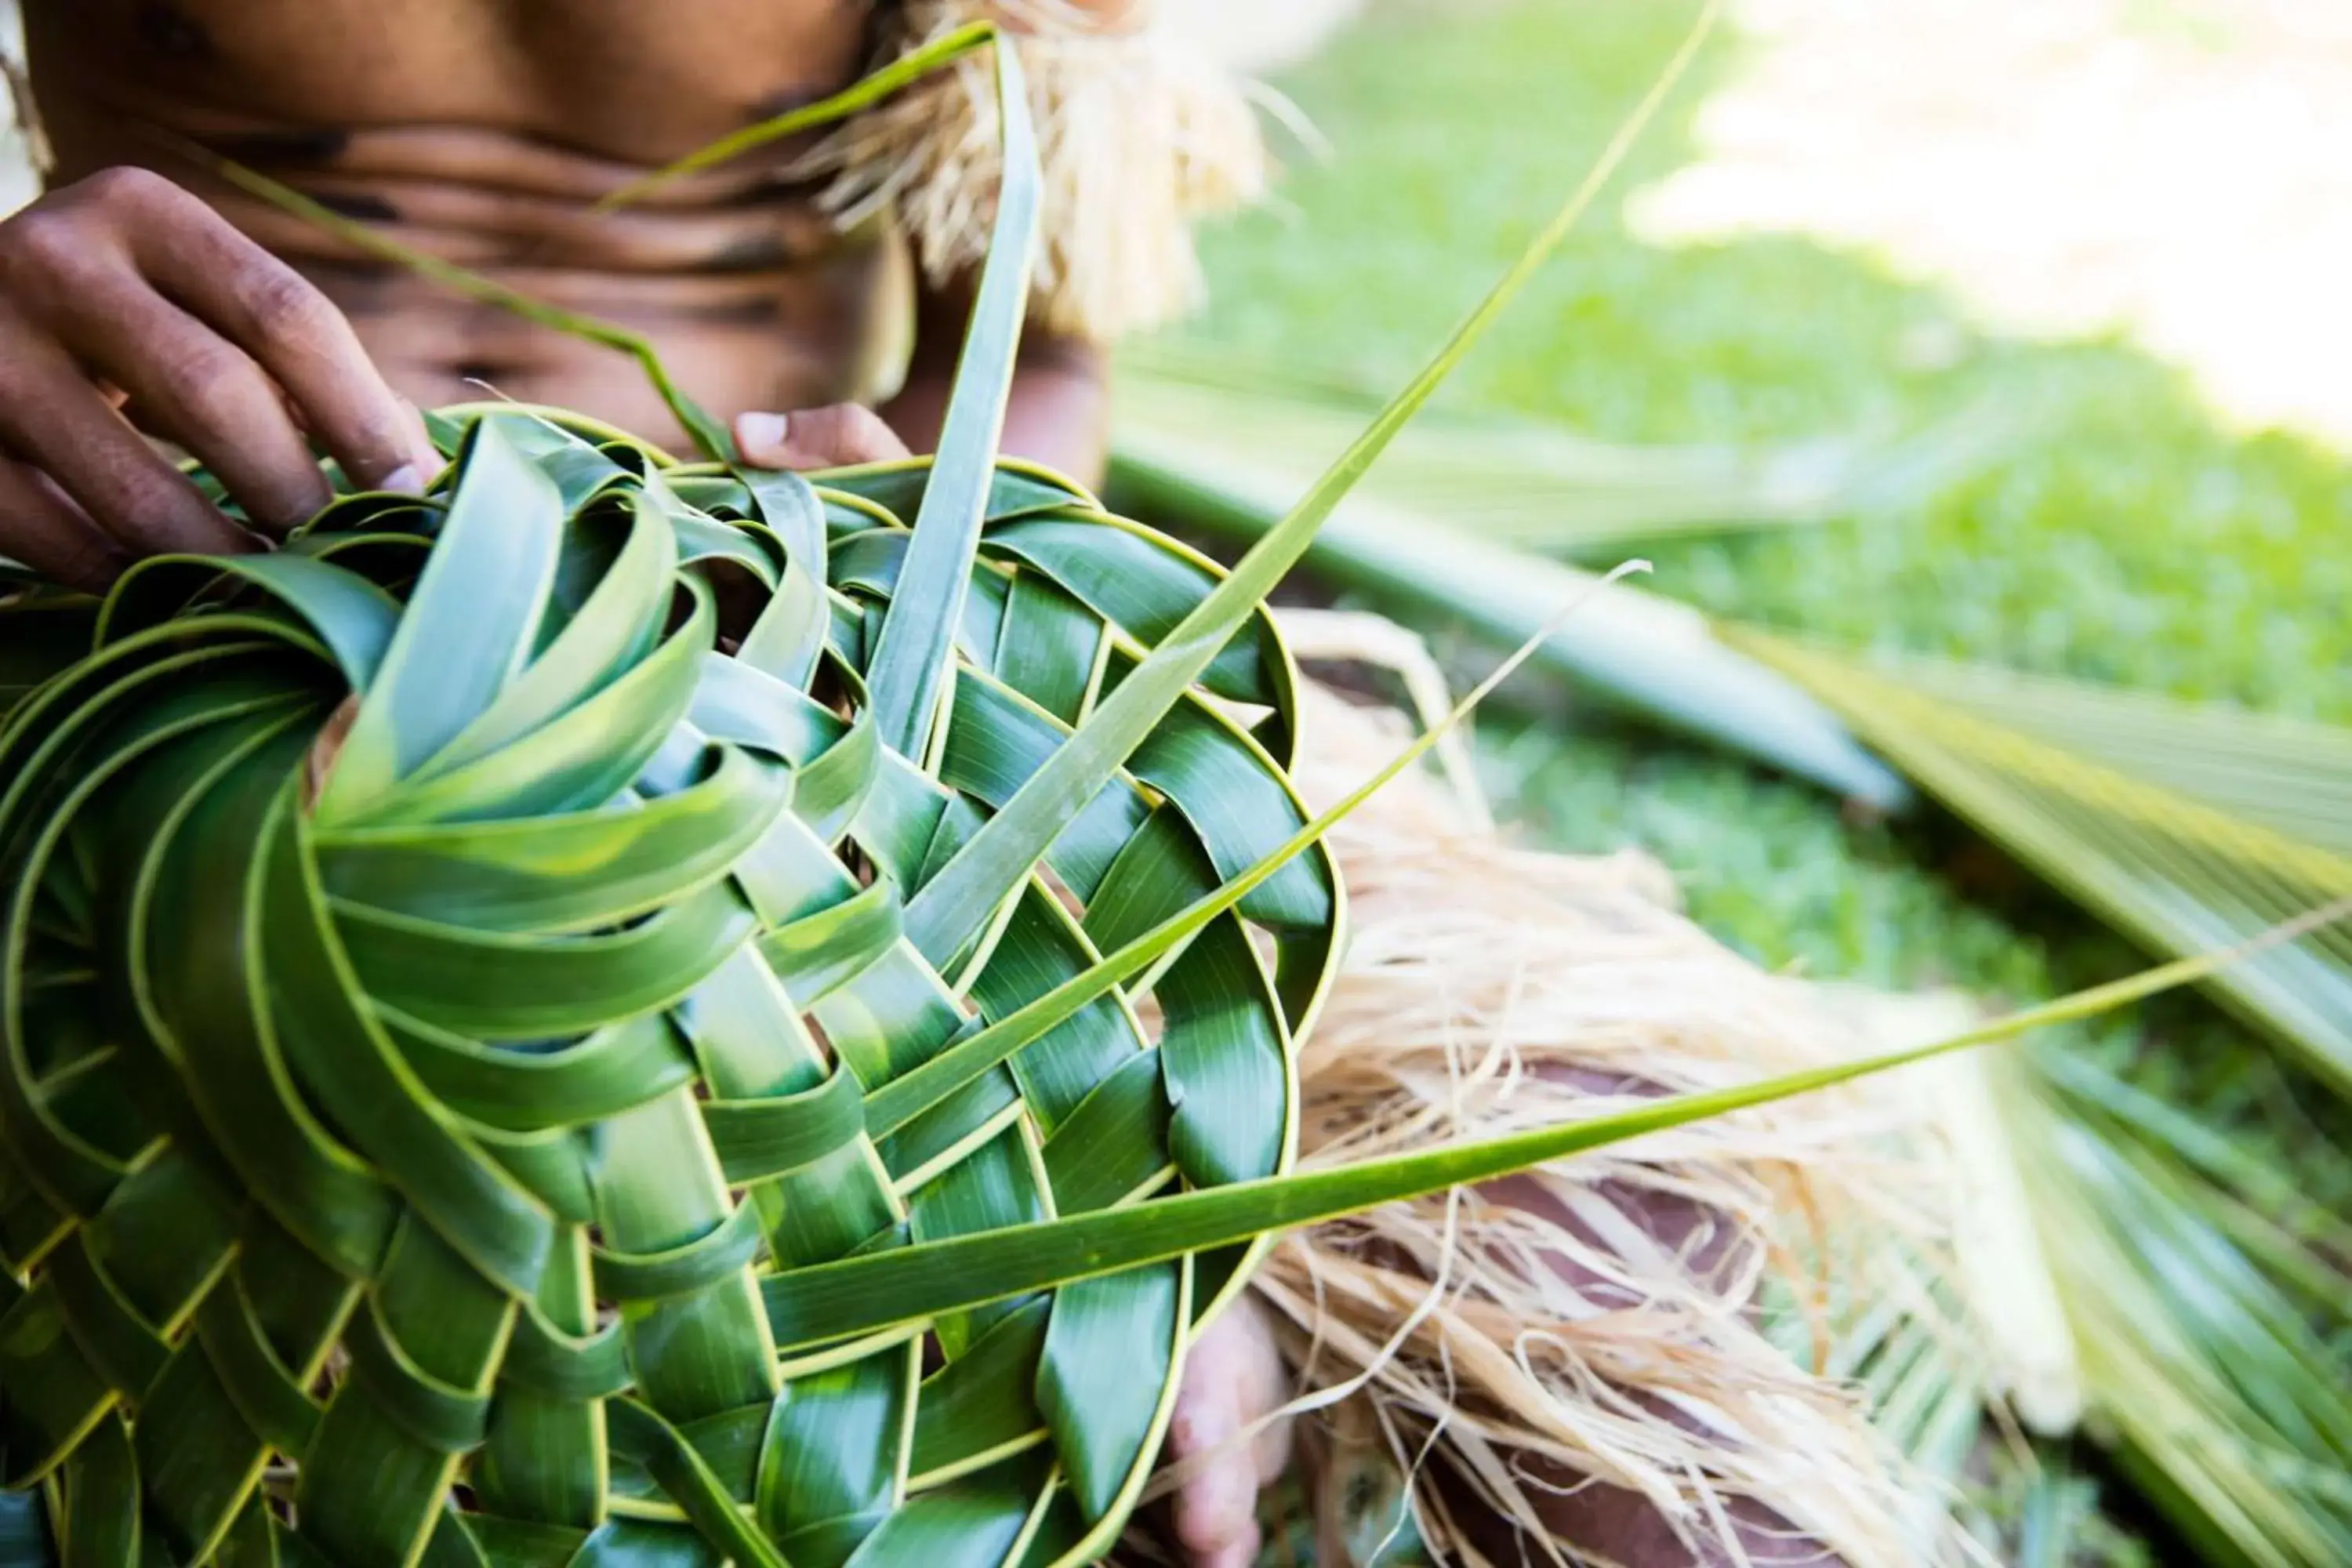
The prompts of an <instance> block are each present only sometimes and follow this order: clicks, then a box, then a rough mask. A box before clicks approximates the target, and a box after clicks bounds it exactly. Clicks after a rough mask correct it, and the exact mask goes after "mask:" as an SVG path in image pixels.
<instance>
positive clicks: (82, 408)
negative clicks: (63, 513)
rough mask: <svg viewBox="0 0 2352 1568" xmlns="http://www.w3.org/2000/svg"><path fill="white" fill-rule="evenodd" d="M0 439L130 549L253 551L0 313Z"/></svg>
mask: <svg viewBox="0 0 2352 1568" xmlns="http://www.w3.org/2000/svg"><path fill="white" fill-rule="evenodd" d="M0 440H4V441H5V444H6V445H7V447H10V448H11V449H12V450H13V451H14V452H15V453H16V454H17V455H18V456H19V457H20V458H37V462H36V463H35V465H34V466H36V467H37V468H40V469H41V470H42V471H43V472H45V473H47V475H48V477H49V478H50V479H54V480H56V481H57V484H58V488H59V489H62V490H63V491H64V492H65V494H66V495H67V496H68V498H70V499H71V500H72V501H73V503H74V504H75V505H76V506H78V507H79V508H80V509H81V510H82V512H83V514H84V515H86V516H87V517H89V520H90V521H92V522H94V523H96V524H97V525H98V526H99V527H100V529H102V530H104V531H106V532H107V533H108V534H110V535H111V536H112V538H113V540H114V542H115V543H116V544H117V545H119V546H121V548H123V549H126V550H128V551H130V552H132V553H134V554H148V553H153V552H189V553H197V554H231V553H236V552H241V551H246V550H250V549H252V548H253V546H254V541H253V537H252V535H250V534H248V533H247V532H246V531H244V530H243V529H241V528H238V527H237V526H236V523H234V522H232V521H229V519H228V518H226V517H225V516H223V515H222V514H221V511H220V510H219V509H218V508H216V507H215V506H214V505H213V504H212V502H210V501H208V500H205V498H204V496H203V495H202V494H200V493H199V492H198V491H197V489H196V487H195V486H194V485H192V484H190V483H189V482H188V480H187V478H186V476H185V475H184V474H182V473H181V472H180V471H179V469H177V468H173V466H172V465H171V464H170V463H168V462H166V461H164V459H163V455H162V454H161V453H159V452H157V451H156V450H155V449H154V448H153V447H150V446H149V445H148V444H147V443H146V441H145V440H143V439H142V438H141V437H140V435H139V433H138V432H137V431H135V430H133V429H132V428H131V426H130V425H129V424H128V423H126V422H125V421H124V419H123V418H122V416H121V415H120V414H118V413H116V412H115V411H114V409H113V408H112V407H110V406H109V405H108V404H107V402H106V400H105V399H104V398H103V397H101V396H100V395H99V393H98V390H97V388H95V387H93V386H92V385H90V384H89V380H88V379H87V378H86V377H85V376H84V375H83V374H82V371H81V367H80V366H79V365H77V364H76V363H74V362H73V360H72V359H71V358H70V357H68V355H67V353H66V352H65V350H64V349H62V348H61V347H59V346H58V344H57V343H56V342H54V341H53V340H51V339H50V338H48V337H47V336H46V335H44V334H42V333H39V332H37V331H33V330H32V329H30V328H29V327H27V326H26V325H25V324H24V323H23V322H21V321H11V320H8V319H6V318H5V317H0Z"/></svg>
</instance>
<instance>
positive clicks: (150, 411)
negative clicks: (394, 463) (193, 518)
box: [64, 273, 334, 533]
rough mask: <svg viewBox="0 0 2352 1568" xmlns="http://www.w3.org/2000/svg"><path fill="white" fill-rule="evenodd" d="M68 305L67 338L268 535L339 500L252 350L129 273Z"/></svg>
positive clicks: (146, 421)
mask: <svg viewBox="0 0 2352 1568" xmlns="http://www.w3.org/2000/svg"><path fill="white" fill-rule="evenodd" d="M67 309H68V315H67V319H66V321H65V323H64V326H65V331H66V335H67V341H68V342H72V343H74V344H76V345H77V346H78V347H79V348H80V350H81V352H82V355H83V357H84V358H85V359H87V360H88V361H89V362H90V363H92V364H94V365H95V366H96V368H97V369H98V370H100V371H101V372H102V373H103V374H105V376H106V378H107V380H108V381H109V382H110V383H111V384H114V385H116V386H118V387H121V388H122V389H124V390H125V391H127V392H128V393H129V394H130V395H131V409H133V410H135V411H136V414H137V416H138V418H139V420H140V422H141V424H142V425H143V426H146V427H148V428H150V429H152V430H154V431H155V432H156V433H157V434H159V435H162V436H164V437H169V438H170V439H171V440H173V441H175V442H177V443H178V444H179V445H180V446H181V447H184V448H186V449H187V450H188V451H189V452H191V453H193V454H194V455H195V456H196V457H197V458H199V459H201V460H202V461H203V462H204V464H205V467H207V468H210V469H211V470H212V471H213V473H214V474H215V475H216V476H217V477H218V478H219V479H220V481H221V483H222V484H223V485H225V486H226V487H227V489H228V492H229V494H230V495H232V496H234V497H236V500H238V501H239V502H240V503H241V504H242V505H243V506H244V508H245V510H246V512H247V515H248V516H250V517H251V518H252V519H253V521H255V522H256V523H257V524H258V525H260V527H261V528H262V529H263V530H265V531H268V532H272V533H284V532H286V531H288V530H289V529H291V528H293V527H295V526H296V525H297V524H299V523H302V522H306V521H310V518H311V517H312V516H313V515H315V514H316V513H317V511H318V510H319V509H320V507H323V506H325V505H326V504H327V502H328V501H330V500H332V499H333V495H334V492H333V489H332V488H331V486H330V485H329V484H328V483H327V476H326V475H325V474H324V473H322V472H320V468H319V462H318V459H317V458H315V457H313V456H312V455H311V452H310V444H309V443H308V442H306V441H305V440H304V439H303V438H302V434H301V432H300V431H299V429H298V428H297V427H296V426H295V423H294V419H293V416H291V415H290V414H289V412H288V411H287V407H286V401H285V399H284V398H283V397H282V396H281V395H279V393H278V384H277V383H276V382H274V381H272V380H270V378H269V377H268V375H266V374H263V373H262V369H261V367H260V366H259V365H257V364H256V363H254V362H253V359H252V357H251V356H250V355H248V354H247V353H245V351H243V350H242V349H240V348H238V347H237V346H236V345H235V344H234V343H231V342H228V340H226V338H224V337H222V336H221V335H220V334H219V333H218V332H215V331H213V330H212V329H211V328H210V327H207V326H205V324H204V323H203V322H201V321H197V320H196V319H195V318H194V316H191V315H189V314H188V313H187V312H186V311H185V310H181V309H180V308H179V307H178V306H177V305H174V304H173V303H172V302H171V301H170V300H166V299H164V298H163V296H161V295H159V294H157V293H156V292H155V291H154V290H153V289H152V288H150V287H149V286H148V285H147V284H146V282H145V281H144V280H143V279H140V278H138V277H136V276H135V275H132V274H130V273H121V274H114V275H110V276H109V277H108V278H106V279H104V280H103V281H100V282H96V283H94V284H93V286H91V287H89V288H88V289H84V290H82V291H81V292H80V293H79V295H77V296H76V298H75V299H74V300H73V301H72V303H71V304H70V305H69V306H68V308H67Z"/></svg>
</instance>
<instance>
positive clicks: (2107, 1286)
mask: <svg viewBox="0 0 2352 1568" xmlns="http://www.w3.org/2000/svg"><path fill="white" fill-rule="evenodd" d="M1987 1067H1988V1071H1989V1073H1990V1076H1991V1077H1992V1078H1993V1079H1994V1081H1996V1082H1997V1083H1999V1084H2000V1085H2001V1086H2002V1094H2001V1101H2002V1114H2003V1118H2004V1120H2005V1121H2006V1122H2007V1123H2008V1126H2009V1129H2010V1132H2011V1142H2012V1143H2013V1144H2014V1146H2015V1147H2016V1148H2017V1150H2018V1152H2019V1160H2020V1166H2021V1171H2022V1172H2023V1173H2024V1175H2025V1177H2026V1179H2027V1180H2028V1181H2029V1182H2030V1183H2031V1184H2032V1188H2033V1190H2034V1192H2035V1194H2037V1198H2036V1202H2035V1205H2034V1215H2033V1222H2034V1224H2035V1226H2037V1227H2038V1228H2039V1229H2040V1231H2041V1233H2042V1239H2043V1252H2044V1255H2045V1256H2046V1257H2047V1258H2049V1260H2050V1263H2051V1268H2052V1271H2053V1276H2054V1278H2055V1279H2056V1281H2057V1284H2058V1288H2059V1291H2060V1294H2061V1297H2062V1298H2063V1300H2064V1302H2065V1305H2066V1309H2067V1314H2068V1317H2069V1319H2070V1321H2071V1322H2072V1324H2073V1327H2074V1336H2075V1342H2076V1344H2077V1346H2078V1347H2079V1351H2080V1356H2081V1362H2082V1371H2083V1376H2084V1384H2085V1386H2086V1389H2087V1392H2088V1394H2089V1398H2090V1404H2091V1420H2092V1422H2093V1424H2094V1430H2095V1432H2096V1433H2097V1434H2098V1436H2100V1437H2101V1439H2102V1440H2103V1441H2104V1442H2105V1444H2106V1445H2107V1447H2109V1448H2110V1450H2111V1451H2112V1452H2114V1453H2115V1454H2116V1456H2117V1457H2118V1458H2119V1460H2120V1463H2121V1468H2123V1470H2124V1472H2125V1473H2126V1476H2127V1477H2128V1478H2129V1479H2131V1481H2132V1482H2133V1484H2134V1485H2135V1486H2136V1487H2137V1489H2139V1490H2140V1491H2141V1492H2142V1493H2143V1494H2144V1495H2145V1496H2147V1498H2148V1499H2149V1500H2151V1501H2152V1502H2154V1504H2155V1505H2156V1506H2157V1508H2158V1510H2161V1511H2162V1513H2163V1514H2164V1516H2165V1517H2166V1518H2167V1519H2168V1520H2169V1521H2171V1522H2172V1524H2173V1525H2174V1527H2175V1528H2176V1529H2178V1530H2179V1531H2180V1532H2181V1534H2182V1536H2183V1537H2184V1538H2185V1539H2187V1540H2188V1541H2189V1542H2190V1543H2191V1544H2193V1545H2194V1546H2195V1547H2196V1549H2197V1551H2198V1552H2199V1554H2200V1558H2201V1560H2202V1561H2205V1562H2208V1563H2220V1564H2244V1565H2247V1568H2328V1565H2331V1564H2335V1563H2344V1562H2347V1561H2352V1484H2347V1475H2348V1474H2352V1389H2347V1385H2346V1383H2345V1380H2344V1376H2343V1356H2342V1349H2341V1346H2342V1343H2343V1338H2344V1336H2345V1335H2346V1334H2347V1333H2352V1310H2347V1292H2346V1290H2345V1286H2344V1275H2343V1272H2342V1270H2343V1268H2344V1267H2345V1264H2346V1260H2347V1257H2352V1254H2347V1253H2346V1252H2344V1251H2343V1250H2341V1248H2342V1247H2343V1245H2344V1240H2345V1237H2344V1231H2345V1228H2346V1227H2345V1226H2344V1225H2343V1222H2342V1218H2341V1216H2316V1217H2317V1220H2318V1226H2317V1228H2318V1229H2319V1230H2320V1231H2321V1232H2322V1236H2321V1237H2319V1238H2317V1239H2316V1240H2308V1239H2305V1238H2304V1237H2298V1236H2295V1235H2294V1234H2292V1233H2291V1232H2290V1231H2289V1230H2287V1229H2285V1228H2283V1227H2282V1226H2279V1225H2278V1224H2277V1223H2276V1222H2275V1221H2274V1220H2273V1219H2272V1218H2270V1217H2269V1216H2267V1215H2263V1214H2262V1213H2260V1212H2258V1211H2257V1210H2256V1209H2254V1208H2253V1207H2252V1206H2250V1205H2248V1203H2247V1202H2246V1200H2245V1198H2244V1197H2243V1196H2242V1195H2240V1194H2239V1193H2238V1192H2237V1191H2233V1190H2232V1187H2231V1184H2229V1183H2228V1182H2227V1181H2226V1179H2218V1178H2217V1177H2216V1176H2215V1175H2214V1174H2211V1173H2210V1171H2211V1169H2212V1168H2213V1167H2214V1166H2215V1164H2216V1163H2217V1161H2218V1163H2220V1164H2221V1165H2222V1166H2224V1167H2227V1166H2228V1165H2230V1164H2232V1163H2234V1162H2231V1161H2230V1160H2229V1159H2228V1158H2227V1157H2226V1155H2217V1152H2216V1151H2215V1150H2214V1148H2213V1147H2212V1145H2213V1144H2214V1143H2215V1142H2216V1140H2215V1139H2214V1137H2213V1135H2212V1134H2211V1133H2210V1131H2207V1130H2205V1129H2203V1128H2201V1127H2199V1126H2197V1125H2196V1124H2194V1123H2193V1122H2190V1121H2189V1120H2188V1119H2187V1118H2184V1117H2182V1116H2181V1115H2180V1114H2179V1112H2178V1111H2175V1110H2171V1108H2169V1107H2168V1106H2166V1105H2164V1104H2163V1103H2162V1102H2161V1101H2158V1100H2151V1099H2149V1098H2148V1097H2147V1096H2145V1095H2143V1094H2141V1093H2140V1092H2139V1091H2137V1090H2136V1089H2133V1088H2132V1087H2131V1086H2130V1085H2129V1084H2127V1083H2126V1082H2124V1081H2123V1080H2121V1079H2117V1078H2116V1077H2114V1076H2113V1075H2111V1074H2109V1073H2108V1072H2106V1071H2105V1070H2104V1069H2103V1068H2100V1067H2099V1066H2098V1065H2097V1064H2095V1063H2094V1062H2091V1061H2087V1060H2084V1059H2081V1058H2074V1057H2068V1056H2062V1055H2059V1054H2057V1053H2054V1052H2034V1053H2032V1054H2031V1055H2029V1056H2027V1057H2022V1058H2011V1059H2002V1058H1994V1059H1990V1060H1989V1061H1988V1063H1987Z"/></svg>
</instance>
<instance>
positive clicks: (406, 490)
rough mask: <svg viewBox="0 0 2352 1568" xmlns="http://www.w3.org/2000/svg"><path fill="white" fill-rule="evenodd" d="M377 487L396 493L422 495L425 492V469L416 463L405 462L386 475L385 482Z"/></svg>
mask: <svg viewBox="0 0 2352 1568" xmlns="http://www.w3.org/2000/svg"><path fill="white" fill-rule="evenodd" d="M377 488H378V489H387V490H390V491H392V492H393V493H394V494H395V495H404V496H421V495H423V494H424V493H425V470H424V469H423V468H418V467H417V466H416V465H415V463H403V464H401V465H400V467H398V468H394V469H393V470H392V472H390V473H388V474H386V475H384V477H383V484H381V485H380V486H378V487H377Z"/></svg>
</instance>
